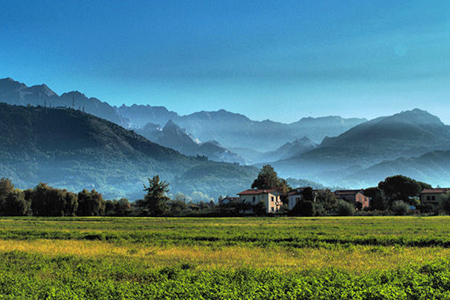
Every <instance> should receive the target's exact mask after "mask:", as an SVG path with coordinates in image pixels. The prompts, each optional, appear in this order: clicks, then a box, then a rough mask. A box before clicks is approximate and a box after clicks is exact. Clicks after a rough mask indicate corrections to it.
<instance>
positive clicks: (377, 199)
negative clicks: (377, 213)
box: [364, 187, 389, 210]
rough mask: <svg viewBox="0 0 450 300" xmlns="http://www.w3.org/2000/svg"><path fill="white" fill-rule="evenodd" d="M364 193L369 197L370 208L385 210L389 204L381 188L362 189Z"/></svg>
mask: <svg viewBox="0 0 450 300" xmlns="http://www.w3.org/2000/svg"><path fill="white" fill-rule="evenodd" d="M364 195H365V196H367V197H369V198H370V208H371V209H376V210H386V209H388V208H389V204H388V202H387V201H386V197H385V196H384V192H383V190H381V189H379V188H378V187H371V188H367V189H365V190H364Z"/></svg>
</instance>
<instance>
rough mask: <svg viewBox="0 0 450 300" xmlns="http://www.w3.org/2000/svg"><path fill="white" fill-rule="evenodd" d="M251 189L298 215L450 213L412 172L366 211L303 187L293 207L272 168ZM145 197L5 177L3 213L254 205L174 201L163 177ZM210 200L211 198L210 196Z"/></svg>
mask: <svg viewBox="0 0 450 300" xmlns="http://www.w3.org/2000/svg"><path fill="white" fill-rule="evenodd" d="M251 188H257V189H277V190H278V191H280V192H281V194H282V196H281V200H282V202H283V206H282V209H281V211H280V212H278V214H280V215H283V214H287V215H297V216H326V215H353V214H355V213H358V214H360V215H364V214H397V215H403V214H408V213H411V207H414V208H415V209H414V212H416V213H428V214H438V213H448V214H450V193H449V194H448V195H447V196H448V197H447V198H445V197H444V200H443V201H442V202H441V203H439V205H438V206H430V205H429V204H427V205H424V204H422V203H421V202H420V198H419V196H420V193H421V191H422V190H423V189H427V188H431V185H429V184H427V183H424V182H420V181H416V180H414V179H411V178H409V177H406V176H402V175H396V176H391V177H387V178H386V179H385V180H383V181H381V182H380V183H379V184H378V186H376V187H370V188H366V189H365V190H362V191H363V194H364V195H365V196H367V197H369V198H370V207H368V208H365V209H364V210H362V209H361V207H358V203H352V202H348V201H346V200H344V199H340V198H339V197H338V196H337V195H336V194H335V193H333V192H332V191H331V190H329V189H321V190H313V188H312V187H303V188H302V194H303V195H302V196H303V197H302V200H301V201H299V202H298V203H297V204H296V205H295V207H294V209H292V210H291V211H288V201H289V199H288V193H289V192H290V191H292V190H294V189H293V188H292V187H291V186H289V184H288V183H287V181H286V180H284V179H282V178H279V177H278V174H277V173H276V172H275V170H274V169H273V167H272V166H270V165H265V166H263V167H262V168H261V170H260V172H259V174H258V177H257V178H256V179H255V180H254V182H253V184H252V185H251ZM143 191H144V192H145V194H144V197H143V199H141V200H137V201H135V202H129V201H128V199H126V198H122V199H119V200H104V199H103V197H102V194H100V193H99V192H97V191H96V190H95V189H93V190H91V191H88V190H86V189H84V190H82V191H80V192H78V193H74V192H70V191H67V190H65V189H57V188H53V187H50V186H48V185H47V184H45V183H39V184H38V185H37V186H36V187H35V188H33V189H27V190H20V189H16V188H15V187H14V185H13V184H12V182H11V180H10V179H9V178H1V179H0V215H3V216H239V215H241V214H242V212H243V211H247V210H248V209H249V207H248V206H249V205H250V204H248V203H241V202H240V201H232V202H229V203H227V204H223V203H222V201H221V200H222V199H223V198H224V197H223V196H220V197H219V199H218V200H219V201H218V203H214V201H212V200H211V201H209V202H208V201H205V202H203V201H200V202H198V203H193V202H192V201H191V199H190V198H189V197H187V196H185V195H184V194H181V193H178V194H176V195H175V196H174V197H173V199H171V198H170V197H169V196H168V193H169V191H170V190H169V183H168V182H166V181H163V180H161V179H160V178H159V176H158V175H156V176H154V177H152V178H148V185H145V184H144V188H143ZM206 198H208V197H206ZM252 208H253V211H254V214H255V215H266V209H265V204H264V203H262V202H261V203H257V204H255V205H254V207H252Z"/></svg>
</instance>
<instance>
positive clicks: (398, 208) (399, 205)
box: [391, 200, 410, 216]
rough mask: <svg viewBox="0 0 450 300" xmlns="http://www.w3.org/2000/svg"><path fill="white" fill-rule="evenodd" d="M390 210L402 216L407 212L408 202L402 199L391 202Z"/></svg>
mask: <svg viewBox="0 0 450 300" xmlns="http://www.w3.org/2000/svg"><path fill="white" fill-rule="evenodd" d="M391 209H392V212H393V213H394V214H396V215H398V216H404V215H406V214H407V213H408V212H409V210H410V209H409V204H408V203H405V202H403V201H402V200H397V201H394V202H392V207H391Z"/></svg>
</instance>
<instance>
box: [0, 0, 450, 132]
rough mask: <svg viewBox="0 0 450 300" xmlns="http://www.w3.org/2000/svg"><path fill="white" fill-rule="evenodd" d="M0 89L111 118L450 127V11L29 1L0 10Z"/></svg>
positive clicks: (342, 4) (361, 5)
mask: <svg viewBox="0 0 450 300" xmlns="http://www.w3.org/2000/svg"><path fill="white" fill-rule="evenodd" d="M0 8H1V9H0V41H1V47H0V77H1V78H3V77H12V78H14V79H15V80H18V81H21V82H24V83H26V84H27V85H29V86H30V85H34V84H42V83H46V84H47V85H48V86H49V87H51V88H52V89H53V90H54V91H55V92H57V93H58V94H61V93H63V92H68V91H72V90H79V91H81V92H83V93H85V94H86V95H87V96H89V97H96V98H99V99H101V100H102V101H106V102H109V103H110V104H113V105H121V104H122V103H125V104H129V105H130V104H133V103H137V104H150V105H163V106H166V107H167V108H168V109H170V110H174V111H177V112H178V113H180V114H188V113H192V112H195V111H199V110H218V109H221V108H223V109H226V110H229V111H232V112H238V113H243V114H245V115H247V116H249V117H250V118H252V119H255V120H264V119H272V120H275V121H282V122H293V121H296V120H298V119H300V118H301V117H306V116H313V117H318V116H325V115H341V116H344V117H353V116H355V117H367V118H374V117H377V116H380V115H389V114H393V113H396V112H400V111H403V110H408V109H413V108H416V107H418V108H422V109H425V110H428V111H429V112H431V113H433V114H436V115H438V116H439V117H440V118H441V119H442V120H443V121H444V122H445V123H447V124H450V109H449V104H448V103H449V100H450V1H433V0H428V1H427V0H422V1H415V0H408V1H406V0H405V1H404V0H396V1H383V0H378V1H375V0H374V1H363V0H358V1H353V0H343V1H338V0H334V1H331V0H329V1H325V0H324V1H320V0H297V1H264V0H258V1H254V0H246V1H242V0H240V1H234V0H223V1H215V0H208V1H195V0H194V1H188V0H186V1H182V0H178V1H172V0H161V1H158V0H153V1H135V0H129V1H115V0H109V1H106V0H103V1H102V0H97V1H92V0H89V1H85V0H73V1H64V0H58V1H54V0H51V1H46V0H42V1H20V0H14V1H10V0H3V1H2V2H1V4H0Z"/></svg>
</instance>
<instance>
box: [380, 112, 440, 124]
mask: <svg viewBox="0 0 450 300" xmlns="http://www.w3.org/2000/svg"><path fill="white" fill-rule="evenodd" d="M380 122H402V123H405V122H407V123H412V124H421V125H439V126H443V125H444V123H442V121H441V119H439V117H437V116H435V115H432V114H430V113H429V112H428V111H425V110H421V109H419V108H415V109H413V110H406V111H402V112H400V113H398V114H395V115H393V116H390V117H385V118H383V119H381V121H380Z"/></svg>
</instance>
